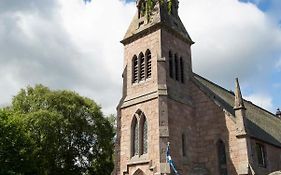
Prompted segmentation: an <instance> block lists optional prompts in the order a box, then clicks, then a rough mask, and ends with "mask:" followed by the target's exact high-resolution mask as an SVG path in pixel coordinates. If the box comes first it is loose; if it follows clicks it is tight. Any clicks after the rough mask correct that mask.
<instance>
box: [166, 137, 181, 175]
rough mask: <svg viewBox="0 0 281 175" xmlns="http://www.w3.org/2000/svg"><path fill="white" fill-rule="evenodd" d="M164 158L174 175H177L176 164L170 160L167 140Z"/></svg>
mask: <svg viewBox="0 0 281 175" xmlns="http://www.w3.org/2000/svg"><path fill="white" fill-rule="evenodd" d="M166 160H167V162H168V164H169V165H170V166H171V167H172V169H173V171H174V172H175V174H176V175H179V173H178V171H177V169H176V166H175V162H174V161H173V160H172V157H171V153H170V142H168V144H167V150H166Z"/></svg>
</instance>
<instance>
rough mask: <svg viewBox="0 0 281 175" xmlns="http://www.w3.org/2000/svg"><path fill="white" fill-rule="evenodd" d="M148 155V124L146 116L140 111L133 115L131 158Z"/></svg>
mask: <svg viewBox="0 0 281 175" xmlns="http://www.w3.org/2000/svg"><path fill="white" fill-rule="evenodd" d="M145 125H146V129H147V130H146V135H144V133H145V132H144V131H145V130H144V129H145V127H144V126H145ZM136 128H137V130H136ZM136 135H137V137H136ZM135 139H137V140H135ZM136 144H137V145H136ZM145 145H146V147H145ZM136 149H137V150H136ZM146 154H148V122H147V117H146V116H145V114H144V113H143V112H142V111H141V110H138V111H137V112H136V113H135V114H134V115H133V119H132V124H131V158H133V157H140V156H142V155H146Z"/></svg>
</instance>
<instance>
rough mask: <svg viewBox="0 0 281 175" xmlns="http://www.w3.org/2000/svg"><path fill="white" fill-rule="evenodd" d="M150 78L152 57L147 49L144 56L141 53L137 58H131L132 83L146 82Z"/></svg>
mask: <svg viewBox="0 0 281 175" xmlns="http://www.w3.org/2000/svg"><path fill="white" fill-rule="evenodd" d="M151 76H152V56H151V52H150V50H149V49H147V50H146V52H145V55H144V54H143V52H141V53H140V54H139V55H138V57H137V56H136V55H134V56H133V59H132V83H133V84H134V83H139V82H143V81H146V80H147V79H149V78H151Z"/></svg>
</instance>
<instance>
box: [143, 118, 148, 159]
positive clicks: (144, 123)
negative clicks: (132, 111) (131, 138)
mask: <svg viewBox="0 0 281 175" xmlns="http://www.w3.org/2000/svg"><path fill="white" fill-rule="evenodd" d="M146 153H147V122H146V119H145V118H144V122H143V154H146Z"/></svg>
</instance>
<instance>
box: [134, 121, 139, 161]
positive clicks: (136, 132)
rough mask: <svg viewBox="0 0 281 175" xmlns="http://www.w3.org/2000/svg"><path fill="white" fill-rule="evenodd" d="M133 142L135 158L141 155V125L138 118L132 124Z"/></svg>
mask: <svg viewBox="0 0 281 175" xmlns="http://www.w3.org/2000/svg"><path fill="white" fill-rule="evenodd" d="M132 140H133V145H132V155H133V156H135V155H138V154H139V152H138V151H139V125H138V120H137V118H136V117H134V119H133V122H132Z"/></svg>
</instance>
